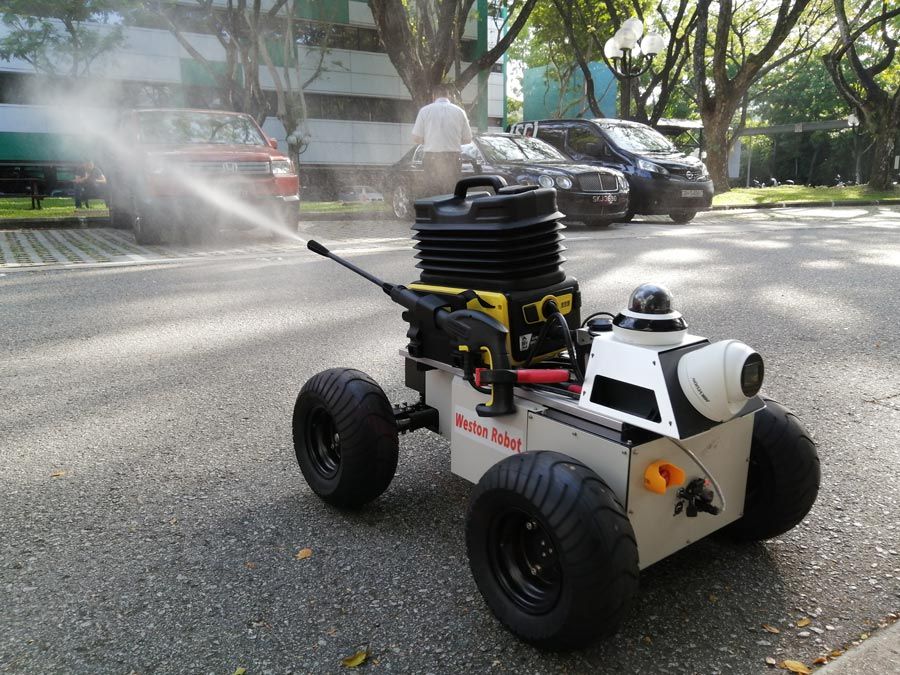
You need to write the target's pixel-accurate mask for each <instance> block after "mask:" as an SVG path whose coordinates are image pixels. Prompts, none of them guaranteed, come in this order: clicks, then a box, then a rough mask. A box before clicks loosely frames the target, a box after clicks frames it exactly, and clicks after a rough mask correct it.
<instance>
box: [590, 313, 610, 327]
mask: <svg viewBox="0 0 900 675" xmlns="http://www.w3.org/2000/svg"><path fill="white" fill-rule="evenodd" d="M598 316H608V317H609V318H610V319H615V318H616V315H615V314H612V313H610V312H594V313H593V314H590V315H588V316H587V317H586V318H585V320H584V321H582V322H581V327H582V328H584V327H585V326H587V323H588V321H590V320H591V319H593V318H595V317H598Z"/></svg>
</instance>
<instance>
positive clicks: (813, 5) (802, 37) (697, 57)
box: [693, 0, 824, 192]
mask: <svg viewBox="0 0 900 675" xmlns="http://www.w3.org/2000/svg"><path fill="white" fill-rule="evenodd" d="M823 7H824V3H823V2H822V1H821V0H772V1H770V2H764V3H759V2H757V1H756V0H718V2H716V3H714V2H713V0H700V2H698V4H697V15H698V21H697V29H696V31H695V38H694V44H693V74H694V83H695V87H696V96H697V105H698V108H699V110H700V116H701V118H702V119H703V126H704V129H705V132H706V137H707V153H708V154H707V164H708V166H709V170H710V174H711V176H712V179H713V182H714V184H715V186H716V190H717V191H719V192H721V191H725V190H727V189H728V171H727V161H728V150H729V148H730V147H731V143H732V140H733V138H734V137H735V135H736V134H737V132H739V131H740V130H741V129H743V128H744V125H745V124H746V118H747V109H748V106H749V103H750V98H751V95H756V94H757V93H758V92H753V91H752V89H753V87H754V86H755V85H757V84H758V83H759V82H760V81H761V80H762V79H763V78H764V77H765V76H766V75H767V74H768V73H770V72H772V71H774V70H775V69H777V68H779V67H780V66H782V65H784V64H787V63H794V64H795V65H796V64H797V62H798V61H800V60H802V59H803V58H809V57H810V55H811V54H812V53H813V50H814V48H815V46H816V45H817V44H818V43H819V41H820V40H821V39H822V35H823V32H824V30H823V21H822V19H823V16H824V9H823Z"/></svg>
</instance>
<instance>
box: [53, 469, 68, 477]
mask: <svg viewBox="0 0 900 675" xmlns="http://www.w3.org/2000/svg"><path fill="white" fill-rule="evenodd" d="M65 475H66V472H65V471H62V470H58V471H53V472H51V473H50V478H62V477H63V476H65Z"/></svg>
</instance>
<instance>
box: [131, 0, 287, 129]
mask: <svg viewBox="0 0 900 675" xmlns="http://www.w3.org/2000/svg"><path fill="white" fill-rule="evenodd" d="M286 2H287V0H275V2H274V3H273V4H272V6H271V7H270V8H269V9H267V10H265V11H264V10H263V9H262V1H261V0H250V3H248V1H247V0H227V2H226V3H225V5H224V6H221V5H218V4H217V3H216V2H215V0H196V5H194V6H192V7H191V6H189V7H187V8H185V7H184V6H183V5H180V4H179V3H178V2H177V0H147V2H146V3H145V4H146V7H147V9H148V10H150V11H151V12H153V13H155V14H157V15H158V16H160V17H161V18H162V20H163V21H164V22H165V25H166V27H167V28H168V29H169V31H170V32H171V33H172V35H173V36H174V37H175V39H176V40H178V43H179V44H180V45H181V46H182V47H184V49H185V51H186V52H187V53H188V54H190V55H191V58H193V59H194V61H196V62H197V63H199V64H200V65H201V66H202V68H203V69H204V70H205V71H206V73H207V74H208V75H209V77H210V78H211V79H212V80H213V81H214V82H216V84H217V86H218V88H219V90H220V91H221V95H222V99H223V102H224V104H225V105H226V106H227V107H228V108H230V109H231V110H237V111H239V112H245V113H249V114H250V115H252V116H253V117H254V118H255V119H256V120H257V121H258V122H262V121H263V120H264V119H265V117H266V115H267V113H268V112H269V103H268V101H267V99H266V96H265V93H264V92H263V89H262V86H261V85H260V82H259V69H260V66H262V65H264V61H263V58H262V56H261V53H260V44H261V40H262V39H264V38H263V35H264V34H265V33H266V32H267V31H268V30H270V29H271V27H272V26H273V25H274V24H275V23H276V22H277V18H278V12H279V11H280V10H281V8H282V7H284V5H285V3H286ZM248 4H249V6H248ZM185 11H188V12H191V16H190V18H191V20H192V21H194V22H197V23H202V24H204V25H205V28H206V30H207V32H209V33H211V34H213V35H215V36H216V39H217V40H218V41H219V44H220V45H222V49H223V50H224V51H225V64H224V67H221V64H220V63H214V62H211V61H210V60H209V59H207V58H206V57H205V56H203V54H201V53H200V51H199V50H198V49H197V48H196V47H195V46H194V45H193V44H192V43H191V41H190V39H189V38H188V37H187V35H185V33H184V32H183V30H182V28H181V25H180V23H181V19H182V18H183V17H184V12H185Z"/></svg>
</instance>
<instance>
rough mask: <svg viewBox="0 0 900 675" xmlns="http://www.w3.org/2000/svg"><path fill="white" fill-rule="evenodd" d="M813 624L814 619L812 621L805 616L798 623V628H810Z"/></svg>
mask: <svg viewBox="0 0 900 675" xmlns="http://www.w3.org/2000/svg"><path fill="white" fill-rule="evenodd" d="M811 623H812V619H810V618H809V617H808V616H804V617H803V618H802V619H800V620H799V621H798V622H797V628H803V627H804V626H808V625H809V624H811Z"/></svg>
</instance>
